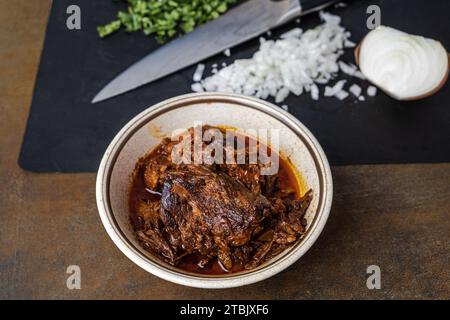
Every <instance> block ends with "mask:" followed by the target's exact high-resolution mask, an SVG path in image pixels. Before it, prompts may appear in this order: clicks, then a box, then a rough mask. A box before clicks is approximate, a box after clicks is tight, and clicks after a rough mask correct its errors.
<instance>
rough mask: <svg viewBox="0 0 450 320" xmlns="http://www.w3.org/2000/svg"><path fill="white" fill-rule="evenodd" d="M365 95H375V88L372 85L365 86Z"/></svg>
mask: <svg viewBox="0 0 450 320" xmlns="http://www.w3.org/2000/svg"><path fill="white" fill-rule="evenodd" d="M367 95H368V96H369V97H375V96H376V95H377V88H376V87H374V86H369V87H368V88H367Z"/></svg>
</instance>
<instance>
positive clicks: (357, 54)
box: [354, 27, 450, 101]
mask: <svg viewBox="0 0 450 320" xmlns="http://www.w3.org/2000/svg"><path fill="white" fill-rule="evenodd" d="M381 28H386V27H381ZM389 29H390V28H389ZM375 30H376V29H375ZM394 30H395V29H394ZM395 31H397V30H395ZM369 34H370V33H369ZM409 36H411V37H418V36H414V35H409ZM366 39H367V35H366V37H364V39H363V40H362V41H361V42H360V43H359V45H358V46H357V47H356V48H355V52H354V54H355V61H356V64H357V65H358V66H359V67H360V69H361V71H362V72H363V70H362V68H361V57H360V56H361V48H362V46H363V45H364V41H366ZM426 40H430V39H426ZM438 43H439V45H440V46H441V47H442V48H444V47H443V46H442V44H441V43H440V42H438ZM444 50H445V49H444ZM449 66H450V54H449V53H447V69H446V71H445V73H444V75H443V77H442V78H441V80H440V82H439V83H438V84H437V85H435V86H434V87H433V88H432V89H430V90H429V91H427V92H425V93H423V94H418V95H412V96H408V97H399V96H398V95H395V94H394V93H393V92H392V91H389V90H387V89H386V88H383V86H381V85H378V84H377V83H374V85H376V86H377V87H378V88H379V89H380V90H382V91H383V92H385V93H386V94H387V95H389V96H391V97H392V98H394V99H397V100H401V101H413V100H419V99H424V98H427V97H429V96H431V95H433V94H435V93H436V92H438V91H439V90H440V89H441V88H442V87H443V86H444V85H445V83H446V82H447V80H448V76H449ZM363 73H364V72H363ZM364 75H365V76H366V77H367V79H368V80H369V81H371V79H370V78H371V77H370V75H367V74H364ZM371 82H373V81H371Z"/></svg>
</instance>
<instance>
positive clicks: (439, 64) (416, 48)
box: [355, 26, 449, 100]
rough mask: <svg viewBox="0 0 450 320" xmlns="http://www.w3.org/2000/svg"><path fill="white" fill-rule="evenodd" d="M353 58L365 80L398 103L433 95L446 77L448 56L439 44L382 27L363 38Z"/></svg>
mask: <svg viewBox="0 0 450 320" xmlns="http://www.w3.org/2000/svg"><path fill="white" fill-rule="evenodd" d="M355 58H356V63H357V64H358V65H359V67H360V69H361V72H362V73H363V74H364V75H365V76H366V78H367V79H368V80H370V81H371V82H372V83H373V84H375V85H376V86H378V87H379V88H380V89H381V90H383V91H384V92H386V93H387V94H388V95H390V96H392V97H393V98H395V99H398V100H417V99H421V98H425V97H428V96H430V95H432V94H434V93H435V92H437V91H438V90H439V89H440V88H442V86H443V85H444V84H445V82H446V81H447V78H448V74H449V54H448V53H447V51H446V50H445V48H444V47H443V46H442V44H441V43H440V42H438V41H436V40H433V39H427V38H424V37H421V36H416V35H410V34H407V33H405V32H402V31H399V30H396V29H393V28H390V27H385V26H380V27H378V28H376V29H374V30H372V31H371V32H369V33H368V34H367V35H366V37H365V38H364V39H363V41H362V42H361V43H360V45H359V46H358V47H357V48H356V49H355Z"/></svg>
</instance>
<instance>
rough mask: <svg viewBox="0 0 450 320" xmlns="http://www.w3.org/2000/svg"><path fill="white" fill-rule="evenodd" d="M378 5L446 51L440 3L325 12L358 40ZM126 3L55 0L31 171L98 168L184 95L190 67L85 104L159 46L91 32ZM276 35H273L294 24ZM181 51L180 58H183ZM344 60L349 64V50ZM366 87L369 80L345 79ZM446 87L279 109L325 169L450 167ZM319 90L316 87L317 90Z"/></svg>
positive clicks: (37, 94)
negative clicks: (70, 12)
mask: <svg viewBox="0 0 450 320" xmlns="http://www.w3.org/2000/svg"><path fill="white" fill-rule="evenodd" d="M71 4H77V5H79V6H80V8H81V12H82V29H81V30H78V31H69V30H68V29H67V27H66V18H67V15H66V8H67V7H68V6H69V5H71ZM369 4H378V5H379V6H380V7H381V9H382V23H383V24H385V25H389V26H393V27H396V28H399V29H401V30H404V31H406V32H410V33H416V34H422V35H424V36H427V37H433V38H436V39H440V40H441V41H442V42H443V44H444V45H445V46H446V47H447V48H450V35H449V32H448V27H449V25H448V12H449V9H450V3H449V2H448V1H447V0H433V1H426V0H414V1H411V0H384V1H382V0H379V1H365V0H361V1H353V2H351V4H350V5H349V6H348V7H346V8H340V9H331V10H330V11H331V12H333V13H338V14H339V15H341V16H342V19H343V25H344V26H346V27H347V28H348V30H350V31H351V32H352V35H353V38H352V39H354V40H355V41H359V40H360V39H361V38H362V37H363V36H364V34H365V33H366V32H367V29H366V19H367V15H366V8H367V6H368V5H369ZM118 8H124V5H123V4H120V3H119V4H117V3H113V2H111V1H109V0H103V1H90V0H70V1H69V0H58V1H54V2H53V7H52V10H51V15H50V18H49V23H48V27H47V35H46V39H45V44H44V49H43V52H42V57H41V64H40V68H39V72H38V75H37V80H36V86H35V91H34V96H33V102H32V106H31V111H30V115H29V119H28V125H27V129H26V133H25V137H24V141H23V145H22V150H21V154H20V158H19V163H20V165H21V167H22V168H24V169H26V170H31V171H36V172H85V171H96V170H97V166H98V164H99V162H100V159H101V156H102V154H103V152H104V150H105V149H106V147H107V145H108V143H109V142H110V141H111V139H112V138H113V137H114V135H115V134H116V133H117V132H118V131H119V129H120V128H121V127H122V126H123V125H124V124H125V123H126V122H127V121H128V120H130V119H131V118H132V117H133V116H135V115H136V114H137V113H139V112H140V111H142V110H144V109H145V108H147V107H149V106H151V105H152V104H154V103H157V102H159V101H162V100H164V99H167V98H170V97H173V96H176V95H180V94H184V93H188V92H190V85H191V78H192V74H193V72H194V69H195V67H191V68H187V69H185V70H183V71H181V72H179V73H177V74H174V75H172V76H169V77H166V78H165V79H162V80H160V81H158V82H155V83H152V84H149V85H147V86H144V87H142V88H140V89H138V90H136V91H133V92H130V93H127V94H125V95H122V96H120V97H117V98H115V99H112V100H108V101H105V102H103V103H100V104H97V105H91V103H90V101H91V99H92V98H93V97H94V95H95V94H96V93H97V92H98V91H99V90H100V89H101V88H102V87H103V86H104V85H106V84H107V83H108V82H109V81H110V80H111V79H113V78H114V76H115V75H116V74H118V73H119V72H120V71H122V70H124V69H125V68H126V67H127V66H129V65H130V64H131V63H133V62H134V61H137V60H139V59H140V58H141V57H143V56H144V55H145V54H146V53H148V52H151V51H152V50H154V49H155V48H157V44H156V43H155V41H154V40H153V39H151V38H147V37H145V36H143V35H140V34H131V35H130V34H126V33H124V32H121V33H119V34H116V35H114V36H112V37H109V38H107V39H105V40H101V39H99V38H98V36H97V33H96V30H95V27H96V26H97V25H99V24H103V23H105V22H107V21H109V20H110V19H112V18H113V17H114V15H115V12H116V10H117V9H118ZM319 22H320V21H319V19H318V16H317V15H316V14H313V15H310V16H307V17H304V18H302V22H301V25H300V26H301V27H302V28H308V27H311V26H315V25H317V24H319ZM295 25H296V24H295V22H293V23H291V24H290V25H288V26H286V27H284V28H282V29H280V30H276V31H275V32H274V33H273V36H274V37H276V36H277V35H279V34H280V33H281V32H283V31H286V30H288V29H289V28H292V27H293V26H295ZM257 48H258V40H254V41H250V42H249V43H246V44H244V45H242V46H240V47H238V48H235V49H234V50H232V52H233V55H232V56H231V57H230V58H226V57H225V56H223V55H218V56H216V57H214V58H212V59H209V60H208V61H206V62H207V63H208V65H209V66H210V65H211V64H212V63H221V62H223V61H226V62H228V63H229V62H231V61H232V60H234V59H236V58H244V57H250V56H251V55H252V53H253V52H254V51H255V50H256V49H257ZM180 54H182V53H180ZM343 60H344V61H350V62H351V61H353V56H352V52H351V50H348V52H347V53H346V55H345V57H344V59H343ZM350 81H351V82H355V83H359V84H360V85H361V86H362V87H364V88H366V87H367V86H368V84H367V83H365V82H363V81H357V80H355V79H350ZM449 87H450V85H449V84H447V85H446V86H445V87H444V88H443V90H441V91H440V92H439V93H438V94H436V95H435V96H433V97H431V98H428V99H425V100H422V101H417V102H408V103H405V102H398V101H395V100H393V99H391V98H389V97H387V96H386V95H384V94H382V93H379V94H378V95H377V96H376V97H375V98H368V99H367V101H366V102H356V101H355V99H353V98H348V99H346V100H345V101H343V102H340V101H338V100H336V99H334V98H322V99H320V100H319V101H317V102H316V101H313V100H312V99H311V97H310V96H309V95H303V96H300V97H290V98H289V99H288V100H287V101H286V102H285V103H286V104H287V105H289V107H290V112H291V113H292V114H294V115H295V116H296V117H297V118H299V119H300V120H301V121H302V122H303V123H304V124H305V125H306V126H307V127H308V128H310V130H311V131H312V132H313V133H314V134H315V135H316V137H317V138H318V140H319V141H320V143H321V144H322V146H323V148H324V149H325V152H326V154H327V155H328V157H329V160H330V162H331V164H334V165H348V164H377V163H407V162H408V163H411V162H448V161H450V103H449V102H450V95H449V90H450V88H449ZM322 90H323V89H322Z"/></svg>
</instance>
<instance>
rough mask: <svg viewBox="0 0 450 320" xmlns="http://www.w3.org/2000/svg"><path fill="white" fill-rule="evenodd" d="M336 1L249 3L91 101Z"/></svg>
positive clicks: (164, 50) (172, 45)
mask: <svg viewBox="0 0 450 320" xmlns="http://www.w3.org/2000/svg"><path fill="white" fill-rule="evenodd" d="M335 2H337V1H336V0H300V1H299V0H278V1H276V0H249V1H246V2H244V3H242V4H241V5H239V6H236V7H235V8H233V9H231V10H230V11H229V12H228V13H226V14H224V15H223V16H221V17H219V18H217V19H216V20H213V21H211V22H209V23H207V24H205V25H202V26H199V27H198V28H196V29H195V30H194V31H192V32H191V33H188V34H186V35H184V36H183V37H180V38H178V39H175V40H173V41H171V42H169V43H168V44H166V45H165V46H163V47H161V48H159V49H157V50H156V51H154V52H152V53H150V54H149V55H147V56H146V57H144V58H142V59H141V60H140V61H138V62H136V63H135V64H133V65H132V66H131V67H129V68H128V69H126V70H125V71H123V72H122V73H121V74H119V75H118V76H117V77H116V78H115V79H114V80H112V81H111V82H110V83H109V84H108V85H107V86H106V87H104V88H103V89H102V90H101V91H100V92H99V93H98V94H97V95H96V96H95V98H94V99H93V100H92V103H96V102H99V101H103V100H106V99H109V98H111V97H114V96H117V95H119V94H122V93H125V92H127V91H130V90H133V89H136V88H138V87H140V86H142V85H144V84H147V83H150V82H152V81H155V80H158V79H160V78H162V77H165V76H167V75H169V74H172V73H174V72H176V71H178V70H181V69H183V68H185V67H188V66H191V65H193V64H195V63H197V62H199V61H201V60H204V59H206V58H209V57H211V56H213V55H215V54H217V53H220V52H223V51H224V50H226V49H228V48H232V47H234V46H236V45H238V44H241V43H243V42H245V41H247V40H250V39H253V38H255V37H257V36H259V35H261V34H262V33H264V32H266V31H268V30H269V29H271V28H275V27H278V26H280V25H282V24H284V23H286V22H288V21H290V20H292V19H294V18H297V17H299V16H302V15H305V14H308V13H310V12H313V11H318V10H321V9H323V8H325V7H327V6H329V5H331V4H333V3H335Z"/></svg>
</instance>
